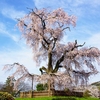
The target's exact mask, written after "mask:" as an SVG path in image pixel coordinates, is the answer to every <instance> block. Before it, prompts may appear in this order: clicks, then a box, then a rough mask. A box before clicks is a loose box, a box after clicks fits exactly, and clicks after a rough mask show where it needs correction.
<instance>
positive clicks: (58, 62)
mask: <svg viewBox="0 0 100 100" xmlns="http://www.w3.org/2000/svg"><path fill="white" fill-rule="evenodd" d="M63 60H64V55H62V56H61V58H60V59H59V60H58V61H57V63H56V66H55V68H54V70H53V72H54V73H55V72H57V71H58V69H59V68H60V67H61V66H60V63H61V62H62V61H63Z"/></svg>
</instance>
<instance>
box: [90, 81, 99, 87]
mask: <svg viewBox="0 0 100 100" xmlns="http://www.w3.org/2000/svg"><path fill="white" fill-rule="evenodd" d="M91 85H95V86H100V81H98V82H94V83H92V84H91Z"/></svg>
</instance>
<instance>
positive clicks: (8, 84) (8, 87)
mask: <svg viewBox="0 0 100 100" xmlns="http://www.w3.org/2000/svg"><path fill="white" fill-rule="evenodd" d="M1 91H2V92H8V93H10V94H12V95H13V96H14V94H15V91H14V90H13V83H12V82H11V78H10V77H8V78H7V80H6V82H5V84H4V85H3V87H2V88H1Z"/></svg>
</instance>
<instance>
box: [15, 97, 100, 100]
mask: <svg viewBox="0 0 100 100" xmlns="http://www.w3.org/2000/svg"><path fill="white" fill-rule="evenodd" d="M53 98H67V97H37V98H16V99H15V100H52V99H53ZM72 98H73V97H72ZM74 98H75V97H74ZM56 100H57V99H56ZM58 100H60V99H58ZM64 100H65V99H64ZM69 100H70V99H69ZM76 100H100V99H98V98H90V97H89V98H76Z"/></svg>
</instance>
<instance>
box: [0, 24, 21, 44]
mask: <svg viewBox="0 0 100 100" xmlns="http://www.w3.org/2000/svg"><path fill="white" fill-rule="evenodd" d="M10 31H11V30H10ZM11 33H12V32H9V30H8V29H7V28H6V25H5V24H4V23H2V22H0V34H3V35H5V36H8V37H9V38H11V39H12V40H13V41H15V42H18V41H19V36H18V35H17V34H11Z"/></svg>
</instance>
